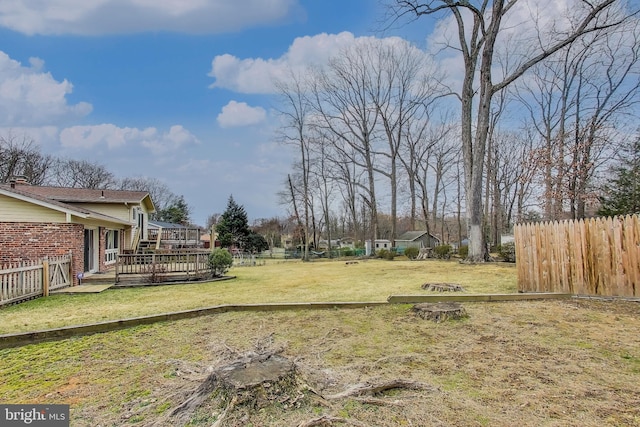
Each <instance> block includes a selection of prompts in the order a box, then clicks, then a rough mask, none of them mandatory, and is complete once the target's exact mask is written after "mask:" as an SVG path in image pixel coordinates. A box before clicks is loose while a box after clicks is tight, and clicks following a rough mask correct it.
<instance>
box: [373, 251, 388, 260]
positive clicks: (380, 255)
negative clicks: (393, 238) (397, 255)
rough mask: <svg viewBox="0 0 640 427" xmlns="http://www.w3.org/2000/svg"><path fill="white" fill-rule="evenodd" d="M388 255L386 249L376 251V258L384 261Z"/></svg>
mask: <svg viewBox="0 0 640 427" xmlns="http://www.w3.org/2000/svg"><path fill="white" fill-rule="evenodd" d="M388 254H389V251H388V250H386V249H378V250H377V251H376V258H380V259H386V258H387V256H388Z"/></svg>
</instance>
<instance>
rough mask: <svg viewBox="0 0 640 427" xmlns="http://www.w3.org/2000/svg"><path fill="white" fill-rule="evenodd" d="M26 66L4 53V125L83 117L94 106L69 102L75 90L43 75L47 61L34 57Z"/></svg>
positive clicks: (0, 83) (0, 68)
mask: <svg viewBox="0 0 640 427" xmlns="http://www.w3.org/2000/svg"><path fill="white" fill-rule="evenodd" d="M29 62H30V64H31V66H30V67H25V66H23V65H22V64H21V63H20V62H18V61H16V60H13V59H11V58H10V57H9V56H8V55H7V54H6V53H4V52H2V51H0V126H41V125H50V124H54V123H59V122H60V121H64V120H69V119H74V118H78V117H83V116H86V115H87V114H89V113H90V112H91V110H92V107H91V104H88V103H86V102H80V103H78V104H75V105H69V104H68V103H67V98H66V96H67V95H68V94H70V93H71V92H72V90H73V85H72V84H71V83H69V82H68V81H67V80H63V81H61V82H60V81H57V80H55V79H54V78H53V76H52V75H51V74H50V73H47V72H43V71H42V68H43V67H44V61H42V60H41V59H39V58H30V60H29Z"/></svg>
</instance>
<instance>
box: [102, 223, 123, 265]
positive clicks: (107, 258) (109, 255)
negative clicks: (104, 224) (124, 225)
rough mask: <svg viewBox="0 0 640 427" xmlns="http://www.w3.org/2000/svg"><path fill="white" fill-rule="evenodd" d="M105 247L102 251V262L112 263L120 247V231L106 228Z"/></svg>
mask: <svg viewBox="0 0 640 427" xmlns="http://www.w3.org/2000/svg"><path fill="white" fill-rule="evenodd" d="M105 244H106V248H105V251H104V263H105V264H113V263H115V262H116V257H117V255H118V252H119V249H120V231H118V230H107V235H106V236H105Z"/></svg>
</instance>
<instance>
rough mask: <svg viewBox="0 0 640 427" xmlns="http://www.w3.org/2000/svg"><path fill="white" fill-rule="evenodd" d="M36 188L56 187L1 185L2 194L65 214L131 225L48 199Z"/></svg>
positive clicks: (89, 210)
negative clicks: (35, 189)
mask: <svg viewBox="0 0 640 427" xmlns="http://www.w3.org/2000/svg"><path fill="white" fill-rule="evenodd" d="M34 188H55V187H36V186H29V185H18V186H16V187H11V186H10V185H6V184H0V194H3V195H5V196H9V197H13V198H16V199H19V200H23V201H26V202H29V203H33V204H35V205H39V206H43V207H46V208H49V209H53V210H56V211H59V212H63V213H65V214H70V215H74V216H76V217H79V218H94V219H99V220H103V221H108V222H115V223H118V224H129V222H128V221H124V220H121V219H119V218H114V217H112V216H109V215H105V214H103V213H100V212H96V211H94V210H91V209H86V208H83V207H81V206H78V205H73V204H69V203H65V202H63V201H60V200H56V199H55V198H51V197H47V196H46V195H45V194H46V192H39V191H33V189H34ZM25 189H27V191H25ZM74 190H75V189H74ZM98 191H99V190H98ZM114 203H115V202H114Z"/></svg>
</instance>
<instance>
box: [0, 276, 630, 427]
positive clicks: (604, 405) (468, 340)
mask: <svg viewBox="0 0 640 427" xmlns="http://www.w3.org/2000/svg"><path fill="white" fill-rule="evenodd" d="M256 270H257V269H256ZM458 282H459V281H458ZM465 308H466V310H467V312H468V314H469V318H467V319H463V320H459V321H448V322H443V323H439V324H436V323H433V322H430V321H425V320H423V319H421V318H420V317H418V316H416V315H414V314H412V313H411V307H410V306H388V307H377V308H371V309H357V310H320V311H299V312H277V313H225V314H220V315H216V316H210V317H204V318H198V319H189V320H183V321H177V322H170V323H163V324H158V325H153V326H145V327H138V328H133V329H129V330H123V331H117V332H110V333H105V334H99V335H94V336H88V337H82V338H77V339H71V340H65V341H60V342H54V343H42V344H37V345H30V346H25V347H22V348H17V349H9V350H2V351H0V375H1V376H2V378H3V382H2V384H0V401H2V402H6V403H14V402H16V403H17V402H34V403H36V402H37V403H43V402H46V403H71V405H72V421H71V422H72V425H73V426H95V425H136V426H143V425H144V426H148V425H153V424H154V423H155V422H156V421H157V420H160V419H162V418H163V417H164V416H166V413H167V411H168V410H169V408H172V407H175V406H176V405H177V404H178V403H179V402H181V401H182V399H184V396H186V395H188V394H189V393H190V392H191V391H193V389H194V388H195V387H197V385H198V384H200V382H201V381H202V380H203V378H205V377H206V376H207V372H208V368H209V367H211V366H220V365H221V364H222V363H223V362H225V361H227V360H229V359H230V358H232V356H234V354H236V353H238V352H244V351H248V350H251V349H255V348H257V347H259V348H271V349H278V350H279V351H281V353H282V354H283V355H284V356H286V357H288V358H290V359H292V360H295V362H296V364H297V366H298V367H299V369H300V374H301V375H302V376H303V377H304V379H305V381H307V382H308V383H309V384H310V385H313V386H314V388H315V389H316V390H318V391H319V392H320V393H322V394H325V395H331V394H337V393H340V392H342V391H344V390H346V389H348V388H349V387H350V386H352V385H354V384H358V383H364V382H369V383H377V382H385V381H390V380H393V379H396V378H404V379H407V380H411V381H416V382H420V383H424V384H429V385H431V386H433V387H435V388H436V389H435V391H434V390H433V389H431V390H424V391H421V390H390V391H385V392H383V393H381V394H380V395H378V396H375V399H372V400H371V401H370V402H369V403H367V402H365V401H364V400H359V399H351V398H346V399H341V400H337V401H332V403H331V404H330V405H322V404H318V403H317V402H315V401H308V402H307V403H306V404H304V405H302V406H300V407H286V405H279V404H277V403H274V404H273V405H270V406H268V407H266V408H262V409H261V410H255V411H250V410H247V411H245V412H242V413H238V414H236V415H234V416H230V417H229V422H228V423H227V424H225V425H254V426H282V425H288V426H296V425H298V424H300V423H303V422H305V421H308V420H311V419H316V418H320V417H322V416H326V417H327V419H330V418H331V417H333V418H334V419H342V420H346V422H347V424H346V425H349V423H351V424H352V425H376V426H398V425H400V426H402V425H407V426H410V425H413V426H418V425H419V426H440V425H490V426H513V425H522V426H540V425H547V426H603V425H611V426H614V425H615V426H633V425H640V409H639V408H640V389H639V388H638V384H639V383H640V336H639V335H638V333H637V331H638V330H640V304H638V303H631V302H602V301H534V302H508V303H506V302H505V303H474V304H471V303H468V304H465ZM212 402H213V400H212ZM211 405H213V403H211ZM211 405H209V406H208V405H204V406H203V407H202V408H201V410H200V411H198V412H197V413H196V414H195V415H194V416H193V417H192V419H191V421H190V423H189V424H187V425H203V426H204V425H212V424H213V422H215V420H216V418H217V417H218V416H219V415H220V408H218V407H215V406H211ZM336 425H340V424H336Z"/></svg>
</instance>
